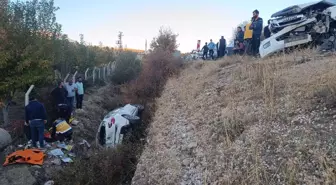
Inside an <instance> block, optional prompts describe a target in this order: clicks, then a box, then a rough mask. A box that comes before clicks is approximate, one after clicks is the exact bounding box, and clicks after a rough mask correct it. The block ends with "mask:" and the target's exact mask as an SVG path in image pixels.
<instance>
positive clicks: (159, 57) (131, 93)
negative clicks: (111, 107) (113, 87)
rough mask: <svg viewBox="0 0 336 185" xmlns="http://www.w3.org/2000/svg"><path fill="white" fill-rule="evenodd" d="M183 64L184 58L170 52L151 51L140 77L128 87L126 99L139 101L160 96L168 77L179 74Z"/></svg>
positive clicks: (144, 62) (145, 60)
mask: <svg viewBox="0 0 336 185" xmlns="http://www.w3.org/2000/svg"><path fill="white" fill-rule="evenodd" d="M181 65H182V60H181V59H180V58H176V57H174V56H173V55H172V54H170V53H169V52H165V51H162V50H157V51H155V52H152V53H150V54H149V55H147V56H146V57H145V58H144V61H143V65H142V71H141V73H140V75H139V77H138V78H137V79H136V80H133V81H132V82H131V83H130V84H129V85H128V86H127V87H126V88H127V89H126V92H125V96H126V97H127V100H126V101H128V102H137V101H139V100H144V99H148V98H155V97H158V96H159V95H160V92H161V90H162V88H163V86H164V85H165V83H166V80H167V78H168V77H170V76H172V75H175V74H177V72H178V70H179V69H180V68H181ZM139 103H140V102H139Z"/></svg>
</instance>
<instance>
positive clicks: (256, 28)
mask: <svg viewBox="0 0 336 185" xmlns="http://www.w3.org/2000/svg"><path fill="white" fill-rule="evenodd" d="M262 29H263V20H262V18H260V17H259V11H258V10H254V11H253V17H252V23H251V25H250V30H253V33H252V54H253V55H254V56H257V55H258V54H259V46H260V37H261V32H262Z"/></svg>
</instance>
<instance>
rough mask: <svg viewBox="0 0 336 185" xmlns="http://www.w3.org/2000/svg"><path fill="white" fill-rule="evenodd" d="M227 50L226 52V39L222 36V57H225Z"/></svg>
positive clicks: (220, 42) (220, 48)
mask: <svg viewBox="0 0 336 185" xmlns="http://www.w3.org/2000/svg"><path fill="white" fill-rule="evenodd" d="M225 50H226V40H225V39H224V36H222V38H221V39H220V40H219V52H220V56H221V57H224V56H225Z"/></svg>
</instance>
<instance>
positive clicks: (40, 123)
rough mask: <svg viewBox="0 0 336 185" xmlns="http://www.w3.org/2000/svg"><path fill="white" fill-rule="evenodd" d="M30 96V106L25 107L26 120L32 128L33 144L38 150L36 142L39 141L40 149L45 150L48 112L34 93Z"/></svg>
mask: <svg viewBox="0 0 336 185" xmlns="http://www.w3.org/2000/svg"><path fill="white" fill-rule="evenodd" d="M29 96H30V97H29V104H28V105H27V106H26V107H25V118H26V122H27V123H28V124H29V126H30V130H31V138H32V144H33V147H35V148H37V144H36V142H37V141H39V143H40V148H44V124H46V123H47V112H46V109H45V107H44V106H43V104H42V103H40V102H38V101H37V99H36V93H35V92H34V91H32V92H31V94H30V95H29Z"/></svg>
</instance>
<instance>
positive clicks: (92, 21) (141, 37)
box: [55, 0, 312, 52]
mask: <svg viewBox="0 0 336 185" xmlns="http://www.w3.org/2000/svg"><path fill="white" fill-rule="evenodd" d="M311 1H312V0H254V1H253V0H240V1H239V0H202V1H201V0H166V1H162V0H161V1H160V0H55V3H56V6H58V7H60V10H58V12H57V21H58V22H59V23H61V24H62V26H63V32H64V33H66V34H68V35H69V37H70V38H71V39H75V40H79V34H81V33H82V34H84V37H85V40H86V41H88V42H91V43H92V44H94V45H97V44H98V43H99V41H101V42H102V43H103V45H107V46H113V47H114V46H115V42H116V40H117V34H118V31H122V32H123V33H124V37H123V42H124V44H126V45H127V47H128V48H134V49H144V48H145V40H146V39H147V40H148V43H150V41H151V40H152V38H153V37H154V36H156V35H157V34H158V30H159V28H160V26H169V27H170V28H171V29H172V30H173V31H174V32H175V33H178V34H179V37H178V42H179V44H180V47H179V49H180V50H181V51H182V52H188V51H191V50H192V49H195V48H196V43H197V40H198V39H200V40H201V42H202V43H201V44H202V45H203V44H204V42H205V41H209V40H210V39H213V40H214V41H217V40H218V39H219V38H220V36H222V35H223V36H224V37H225V38H226V39H227V40H229V39H230V38H231V37H232V29H233V28H234V27H236V26H237V25H238V24H239V23H241V22H242V21H244V20H249V19H250V18H251V16H252V11H253V10H255V9H258V10H259V12H260V17H262V18H263V19H264V20H268V19H269V18H270V15H271V14H272V13H274V12H276V11H278V10H281V9H283V8H286V7H288V6H291V5H294V4H301V3H307V2H311Z"/></svg>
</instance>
